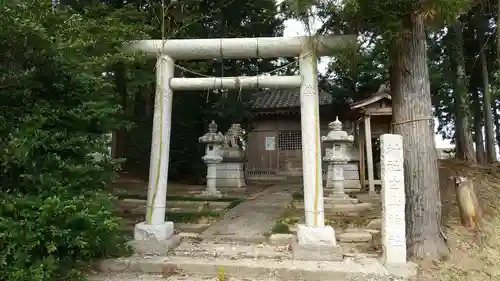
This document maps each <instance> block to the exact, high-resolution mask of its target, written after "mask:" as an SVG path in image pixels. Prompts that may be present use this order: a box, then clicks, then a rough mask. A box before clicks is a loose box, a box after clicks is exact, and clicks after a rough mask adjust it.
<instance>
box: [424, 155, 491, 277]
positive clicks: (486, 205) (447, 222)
mask: <svg viewBox="0 0 500 281" xmlns="http://www.w3.org/2000/svg"><path fill="white" fill-rule="evenodd" d="M458 175H460V176H465V177H469V178H472V179H473V180H474V186H475V189H476V192H477V195H478V197H479V200H480V204H481V206H482V209H483V212H484V218H483V219H484V225H485V226H484V231H483V234H482V236H483V239H482V243H481V242H480V240H479V239H478V238H477V236H476V235H474V234H471V233H469V232H468V231H467V230H466V229H465V228H464V227H463V226H461V224H460V216H459V213H458V207H457V203H456V197H455V196H456V193H455V190H454V183H453V182H452V180H451V179H450V176H458ZM440 181H441V200H442V202H443V224H444V226H445V232H446V236H447V238H448V244H449V247H450V250H451V255H450V256H449V257H448V258H447V259H446V260H445V261H439V262H427V261H419V262H417V263H418V264H419V265H420V269H421V275H420V278H418V280H425V281H427V280H433V281H437V280H439V281H441V280H443V281H444V280H446V281H452V280H453V281H454V280H457V281H462V280H463V281H465V280H467V281H487V280H500V239H499V238H500V236H499V235H498V234H499V233H500V206H499V204H500V165H499V164H496V165H490V166H477V165H474V166H471V165H465V164H464V163H460V162H457V161H454V160H442V161H441V162H440Z"/></svg>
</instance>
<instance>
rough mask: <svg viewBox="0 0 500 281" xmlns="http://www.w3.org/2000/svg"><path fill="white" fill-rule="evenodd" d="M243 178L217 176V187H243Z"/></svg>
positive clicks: (244, 184)
mask: <svg viewBox="0 0 500 281" xmlns="http://www.w3.org/2000/svg"><path fill="white" fill-rule="evenodd" d="M245 186H247V184H246V183H245V179H243V178H237V179H227V178H217V187H245Z"/></svg>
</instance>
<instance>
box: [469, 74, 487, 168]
mask: <svg viewBox="0 0 500 281" xmlns="http://www.w3.org/2000/svg"><path fill="white" fill-rule="evenodd" d="M471 78H472V79H471V86H469V87H470V90H471V91H472V111H473V112H474V143H475V144H476V157H477V162H478V163H481V164H486V152H485V151H484V137H483V114H482V110H481V99H480V98H479V93H478V90H477V88H476V87H475V86H472V83H475V79H474V78H473V77H471Z"/></svg>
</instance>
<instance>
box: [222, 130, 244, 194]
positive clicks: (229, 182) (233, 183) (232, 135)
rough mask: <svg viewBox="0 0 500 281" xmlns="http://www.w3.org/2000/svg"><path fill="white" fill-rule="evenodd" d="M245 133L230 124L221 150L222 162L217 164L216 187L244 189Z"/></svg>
mask: <svg viewBox="0 0 500 281" xmlns="http://www.w3.org/2000/svg"><path fill="white" fill-rule="evenodd" d="M244 134H245V131H244V130H243V129H242V128H241V125H240V124H232V125H231V127H230V128H229V130H228V132H227V133H226V134H225V136H224V144H223V145H222V148H221V156H222V162H221V163H219V164H217V185H218V186H221V187H244V186H246V183H245V174H244V151H245V141H244V139H243V136H244Z"/></svg>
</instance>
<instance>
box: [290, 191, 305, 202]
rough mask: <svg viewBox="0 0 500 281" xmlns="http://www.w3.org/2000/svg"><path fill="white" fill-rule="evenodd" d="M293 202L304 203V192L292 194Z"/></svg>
mask: <svg viewBox="0 0 500 281" xmlns="http://www.w3.org/2000/svg"><path fill="white" fill-rule="evenodd" d="M292 198H293V200H302V201H304V192H303V191H296V192H294V193H293V194H292Z"/></svg>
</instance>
